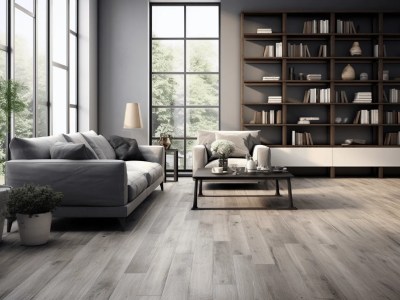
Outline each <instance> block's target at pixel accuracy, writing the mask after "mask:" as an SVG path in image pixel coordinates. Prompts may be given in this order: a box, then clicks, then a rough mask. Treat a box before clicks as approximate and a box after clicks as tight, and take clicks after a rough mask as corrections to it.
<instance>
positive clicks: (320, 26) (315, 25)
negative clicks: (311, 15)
mask: <svg viewBox="0 0 400 300" xmlns="http://www.w3.org/2000/svg"><path fill="white" fill-rule="evenodd" d="M303 33H305V34H310V33H329V20H310V21H305V22H304V24H303Z"/></svg>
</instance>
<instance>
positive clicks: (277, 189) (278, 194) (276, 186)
mask: <svg viewBox="0 0 400 300" xmlns="http://www.w3.org/2000/svg"><path fill="white" fill-rule="evenodd" d="M280 195H281V194H280V192H279V180H278V179H275V196H280Z"/></svg>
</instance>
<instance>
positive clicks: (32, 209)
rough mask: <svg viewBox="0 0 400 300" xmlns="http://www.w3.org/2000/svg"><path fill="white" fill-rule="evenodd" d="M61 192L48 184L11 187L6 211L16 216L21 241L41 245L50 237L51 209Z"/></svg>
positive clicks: (54, 206)
mask: <svg viewBox="0 0 400 300" xmlns="http://www.w3.org/2000/svg"><path fill="white" fill-rule="evenodd" d="M62 197H63V194H62V193H60V192H55V191H54V190H53V189H52V188H50V187H49V186H37V185H32V184H27V185H24V186H22V187H18V188H13V189H12V190H11V192H10V195H9V200H8V202H7V209H8V213H9V214H10V215H11V216H16V218H17V222H18V230H19V235H20V238H21V242H22V244H24V245H27V246H34V245H42V244H45V243H47V241H48V240H49V237H50V227H51V219H52V213H51V212H52V211H53V210H54V209H55V208H56V206H57V205H58V204H59V203H60V202H61V199H62Z"/></svg>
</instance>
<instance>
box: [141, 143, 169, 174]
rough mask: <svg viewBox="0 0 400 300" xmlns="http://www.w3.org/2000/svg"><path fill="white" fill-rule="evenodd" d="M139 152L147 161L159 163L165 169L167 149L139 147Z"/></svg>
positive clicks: (151, 146) (148, 146)
mask: <svg viewBox="0 0 400 300" xmlns="http://www.w3.org/2000/svg"><path fill="white" fill-rule="evenodd" d="M139 150H140V152H142V154H143V156H144V158H145V159H146V160H147V161H150V162H155V163H159V164H160V165H161V166H162V167H163V168H164V165H165V149H164V147H163V146H156V145H139Z"/></svg>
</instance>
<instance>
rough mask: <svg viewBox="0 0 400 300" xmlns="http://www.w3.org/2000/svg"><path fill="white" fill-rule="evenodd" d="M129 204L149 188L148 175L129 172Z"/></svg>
mask: <svg viewBox="0 0 400 300" xmlns="http://www.w3.org/2000/svg"><path fill="white" fill-rule="evenodd" d="M127 175H128V202H131V201H132V200H134V199H135V198H136V197H137V196H139V195H140V194H141V193H142V192H143V191H144V190H145V189H146V188H147V186H148V183H147V178H146V175H145V174H144V173H143V172H140V171H127Z"/></svg>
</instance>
